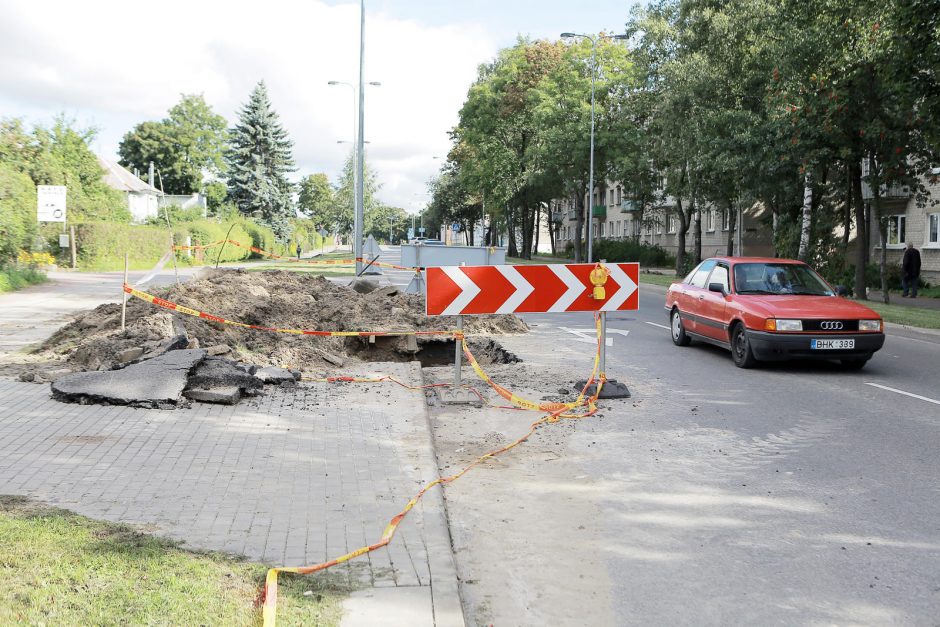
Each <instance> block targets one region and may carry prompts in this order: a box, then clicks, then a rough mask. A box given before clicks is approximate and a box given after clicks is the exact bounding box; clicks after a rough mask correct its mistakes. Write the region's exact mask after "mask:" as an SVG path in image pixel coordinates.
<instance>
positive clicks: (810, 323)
mask: <svg viewBox="0 0 940 627" xmlns="http://www.w3.org/2000/svg"><path fill="white" fill-rule="evenodd" d="M802 323H803V330H804V331H819V332H821V333H855V332H856V331H858V320H802Z"/></svg>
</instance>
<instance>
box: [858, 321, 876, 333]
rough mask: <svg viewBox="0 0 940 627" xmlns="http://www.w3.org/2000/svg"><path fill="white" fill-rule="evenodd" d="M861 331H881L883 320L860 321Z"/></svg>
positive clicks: (859, 327)
mask: <svg viewBox="0 0 940 627" xmlns="http://www.w3.org/2000/svg"><path fill="white" fill-rule="evenodd" d="M858 330H859V331H881V320H859V321H858Z"/></svg>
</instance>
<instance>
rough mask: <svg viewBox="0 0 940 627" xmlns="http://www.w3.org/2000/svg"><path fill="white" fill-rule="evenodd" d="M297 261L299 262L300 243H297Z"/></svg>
mask: <svg viewBox="0 0 940 627" xmlns="http://www.w3.org/2000/svg"><path fill="white" fill-rule="evenodd" d="M297 261H300V242H297Z"/></svg>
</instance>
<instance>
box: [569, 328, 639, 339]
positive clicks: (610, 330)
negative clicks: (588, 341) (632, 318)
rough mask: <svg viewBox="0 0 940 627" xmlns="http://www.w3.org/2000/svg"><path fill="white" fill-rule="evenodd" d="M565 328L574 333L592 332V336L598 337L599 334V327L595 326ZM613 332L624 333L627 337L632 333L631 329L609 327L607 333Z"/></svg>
mask: <svg viewBox="0 0 940 627" xmlns="http://www.w3.org/2000/svg"><path fill="white" fill-rule="evenodd" d="M564 328H565V329H567V330H568V331H569V332H573V333H590V334H591V337H596V336H597V329H595V328H594V327H585V328H583V329H575V328H573V327H564ZM611 333H615V334H617V335H622V336H624V337H627V336H628V335H630V331H624V330H622V329H611V328H608V329H607V335H610V334H611Z"/></svg>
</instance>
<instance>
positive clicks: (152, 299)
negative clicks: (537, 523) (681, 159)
mask: <svg viewBox="0 0 940 627" xmlns="http://www.w3.org/2000/svg"><path fill="white" fill-rule="evenodd" d="M124 291H125V292H127V293H128V294H130V295H131V296H135V297H137V298H140V299H142V300H145V301H147V302H149V303H152V304H154V305H157V306H159V307H163V308H165V309H170V310H172V311H178V312H180V313H183V314H186V315H190V316H194V317H197V318H202V319H205V320H210V321H213V322H220V323H222V324H229V325H232V326H236V327H241V328H245V329H254V330H258V331H270V332H274V333H291V334H296V335H315V336H347V337H348V336H364V337H368V336H386V335H451V336H453V337H454V339H455V340H459V341H460V342H461V345H462V347H463V352H464V355H466V357H467V360H468V361H469V362H470V365H471V366H472V367H473V370H474V372H476V374H477V376H479V377H480V378H481V379H482V380H483V381H485V382H486V383H487V384H488V385H489V386H490V387H492V388H493V389H494V390H495V391H496V392H497V394H499V395H500V396H502V397H503V398H505V399H507V400H509V402H510V403H512V404H513V405H514V406H515V407H514V408H518V409H525V410H531V411H545V412H548V413H547V414H546V415H544V416H542V417H541V418H539V419H538V420H536V421H535V422H533V423H532V424H531V425H529V430H528V431H527V432H526V433H525V434H524V435H523V436H522V437H520V438H517V439H516V440H514V441H512V442H510V443H509V444H507V445H506V446H503V447H501V448H498V449H495V450H493V451H490V452H488V453H486V454H484V455H481V456H479V457H478V458H476V459H475V460H473V461H472V462H471V463H470V464H468V465H467V466H465V467H464V468H463V469H461V470H460V472H457V473H456V474H453V475H450V476H447V477H438V478H437V479H435V480H434V481H432V482H430V483H429V484H427V485H426V486H424V487H423V488H421V490H420V491H419V492H418V493H417V494H416V495H415V496H414V497H412V498H411V500H409V501H408V503H406V504H405V507H404V509H402V510H401V511H400V512H399V513H398V514H396V515H395V516H394V517H393V518H392V519H391V520H390V521H389V523H388V525H386V527H385V530H384V531H383V532H382V536H381V538H380V539H379V541H378V542H376V543H374V544H370V545H367V546H363V547H360V548H358V549H356V550H355V551H352V552H350V553H347V554H345V555H341V556H340V557H337V558H335V559H332V560H330V561H327V562H323V563H321V564H315V565H313V566H299V567H277V568H271V569H269V570H268V573H267V575H266V576H265V584H264V590H263V605H262V611H261V614H262V619H263V624H264V627H274V625H275V623H276V619H277V616H276V614H277V578H278V574H280V573H294V574H300V575H306V574H310V573H315V572H318V571H321V570H326V569H327V568H330V567H332V566H336V565H338V564H342V563H344V562H348V561H349V560H351V559H354V558H356V557H359V556H361V555H365V554H366V553H370V552H372V551H375V550H377V549H380V548H382V547H384V546H386V545H388V543H389V542H391V540H392V538H393V537H394V536H395V532H396V531H397V530H398V526H399V525H400V524H401V522H402V520H404V519H405V516H407V514H408V512H410V511H411V509H412V508H413V507H414V506H415V505H416V504H417V503H418V501H419V500H420V499H421V498H422V497H423V496H424V495H425V494H426V493H427V492H428V491H429V490H430V489H431V488H433V487H434V486H436V485H444V484H447V483H451V482H453V481H456V480H457V479H459V478H460V477H462V476H463V475H465V474H466V473H467V472H469V471H470V470H472V469H473V468H475V467H476V466H478V465H480V464H482V463H483V462H485V461H486V460H488V459H492V458H495V457H497V456H499V455H502V454H503V453H505V452H507V451H509V450H511V449H513V448H515V447H516V446H518V445H519V444H522V443H523V442H525V441H526V440H527V439H529V437H531V436H532V434H533V433H535V431H536V430H537V429H538V428H539V427H542V426H544V425H546V424H549V423H553V422H557V421H558V420H559V419H561V418H566V419H581V418H587V417H588V416H592V415H593V414H594V413H596V412H597V399H598V396H599V395H600V393H601V388H602V387H603V385H604V383H605V381H606V376H605V374H604V373H603V372H599V369H600V351H601V344H600V342H601V320H600V317H599V316H597V315H596V314H595V317H594V320H595V326H596V328H597V340H598V341H597V349H596V351H595V353H594V367H593V369H592V371H591V376H590V377H588V380H587V382H586V383H585V385H584V388H583V389H582V390H581V392H580V393H579V394H578V397H577V399H576V400H575V401H573V402H570V403H538V402H534V401H530V400H527V399H525V398H522V397H521V396H518V395H517V394H514V393H513V392H512V391H511V390H509V389H507V388H505V387H503V386H501V385H499V384H498V383H496V382H495V381H493V379H492V378H491V377H490V376H489V375H488V374H486V372H484V371H483V369H482V368H481V367H480V364H479V362H477V360H476V358H475V357H474V355H473V353H472V352H471V351H470V348H469V346H468V345H467V341H466V337H465V336H464V334H463V333H462V332H461V331H402V332H398V331H393V332H375V331H313V330H302V329H279V328H275V327H266V326H262V325H253V324H244V323H241V322H234V321H232V320H226V319H225V318H222V317H220V316H215V315H212V314H208V313H205V312H202V311H199V310H196V309H191V308H189V307H184V306H182V305H179V304H177V303H174V302H172V301H168V300H165V299H162V298H159V297H157V296H153V295H152V294H148V293H147V292H143V291H141V290H137V289H134V288H133V287H131V286H129V285H127V284H125V285H124ZM307 380H310V381H322V382H327V383H340V382H343V383H378V382H382V381H389V382H392V383H396V384H398V385H400V386H402V387H404V388H407V389H409V390H420V389H425V388H432V387H442V386H445V385H449V384H431V385H426V386H410V385H407V384H405V383H402V382H401V381H398V380H397V379H395V378H394V377H390V376H383V377H374V378H366V377H352V376H340V377H325V378H322V379H307ZM594 383H596V384H597V385H596V389H595V390H594V393H593V394H592V395H591V396H586V395H587V390H588V388H589V387H590V386H591V385H592V384H594ZM470 389H471V390H472V391H473V392H474V393H476V394H477V395H478V396H480V398H481V399H483V395H482V394H480V392H478V391H477V390H475V389H473V388H470ZM484 400H485V399H484ZM577 407H586V408H587V411H585V412H584V413H581V414H574V413H570V410H572V409H575V408H577ZM507 409H511V408H507Z"/></svg>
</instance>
